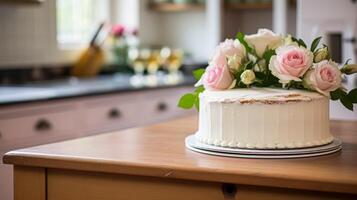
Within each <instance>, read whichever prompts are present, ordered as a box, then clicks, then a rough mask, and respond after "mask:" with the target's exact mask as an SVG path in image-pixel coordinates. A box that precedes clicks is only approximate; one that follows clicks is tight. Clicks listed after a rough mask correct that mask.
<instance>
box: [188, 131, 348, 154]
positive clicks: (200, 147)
mask: <svg viewBox="0 0 357 200" xmlns="http://www.w3.org/2000/svg"><path fill="white" fill-rule="evenodd" d="M185 143H186V147H187V148H188V149H190V150H192V151H196V152H199V153H204V154H210V155H216V156H225V157H236V158H305V157H312V156H321V155H326V154H331V153H335V152H337V151H340V150H341V149H342V142H341V140H339V139H336V138H335V139H334V140H333V141H332V142H331V143H329V144H326V145H322V146H317V147H308V148H299V149H266V150H265V149H243V148H227V147H219V146H213V145H208V144H204V143H202V142H199V141H198V140H197V139H196V137H195V135H190V136H188V137H186V140H185Z"/></svg>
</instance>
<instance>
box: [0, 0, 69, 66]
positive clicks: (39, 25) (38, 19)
mask: <svg viewBox="0 0 357 200" xmlns="http://www.w3.org/2000/svg"><path fill="white" fill-rule="evenodd" d="M55 6H56V3H55V1H54V0H47V1H44V3H42V4H34V5H33V4H24V5H23V4H21V5H20V4H0V30H1V31H0V67H1V66H10V67H11V66H19V65H21V66H22V65H26V64H28V65H37V64H47V63H51V64H53V63H63V62H68V61H69V60H70V59H71V56H69V55H70V54H71V53H70V52H69V54H68V53H66V52H60V51H59V50H58V48H57V42H56V41H57V40H56V18H55V16H56V14H55V10H56V9H55Z"/></svg>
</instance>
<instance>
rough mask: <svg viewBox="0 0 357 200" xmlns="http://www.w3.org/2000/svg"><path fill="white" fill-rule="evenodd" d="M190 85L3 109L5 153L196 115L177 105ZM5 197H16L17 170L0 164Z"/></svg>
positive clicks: (0, 127)
mask: <svg viewBox="0 0 357 200" xmlns="http://www.w3.org/2000/svg"><path fill="white" fill-rule="evenodd" d="M192 90H193V89H192V88H191V87H177V88H169V89H158V90H148V91H136V92H128V93H118V94H108V95H98V96H90V97H78V98H71V99H64V100H53V101H47V102H39V103H28V104H17V105H13V106H6V107H0V155H1V157H2V155H3V154H4V153H5V152H7V151H10V150H13V149H18V148H23V147H28V146H34V145H40V144H46V143H53V142H58V141H63V140H67V139H73V138H78V137H83V136H89V135H94V134H98V133H102V132H108V131H114V130H120V129H124V128H130V127H134V126H143V125H147V124H150V123H157V122H160V121H164V120H169V119H172V118H175V117H179V116H184V115H191V114H193V113H195V111H194V110H191V111H185V110H182V109H179V108H178V107H177V101H178V99H179V97H180V96H181V95H182V94H184V93H187V92H191V91H192ZM0 199H1V200H10V199H12V167H11V166H8V165H3V164H2V162H1V163H0Z"/></svg>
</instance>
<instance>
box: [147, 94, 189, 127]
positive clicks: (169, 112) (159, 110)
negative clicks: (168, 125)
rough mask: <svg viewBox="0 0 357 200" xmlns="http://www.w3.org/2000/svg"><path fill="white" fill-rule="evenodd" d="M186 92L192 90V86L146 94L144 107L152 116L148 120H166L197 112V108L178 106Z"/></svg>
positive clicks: (152, 121)
mask: <svg viewBox="0 0 357 200" xmlns="http://www.w3.org/2000/svg"><path fill="white" fill-rule="evenodd" d="M186 92H191V88H189V89H188V88H181V89H176V90H162V91H157V92H153V93H147V94H145V96H146V98H145V99H147V100H146V101H145V102H144V104H145V106H144V107H145V108H146V114H147V115H148V116H151V117H150V118H148V120H147V122H149V123H154V122H160V121H166V120H169V119H173V118H175V117H180V116H185V115H186V116H187V115H191V114H193V113H195V110H183V109H181V108H179V107H178V106H177V103H178V101H179V99H180V97H181V96H182V95H183V94H184V93H186Z"/></svg>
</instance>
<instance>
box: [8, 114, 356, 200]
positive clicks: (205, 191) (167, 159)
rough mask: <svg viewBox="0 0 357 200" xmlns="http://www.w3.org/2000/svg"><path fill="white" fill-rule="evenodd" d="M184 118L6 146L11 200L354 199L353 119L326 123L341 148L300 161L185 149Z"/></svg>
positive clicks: (188, 126)
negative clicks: (33, 144) (58, 140)
mask: <svg viewBox="0 0 357 200" xmlns="http://www.w3.org/2000/svg"><path fill="white" fill-rule="evenodd" d="M196 128H197V118H196V117H191V118H184V119H178V120H175V121H170V122H166V123H161V124H157V125H153V126H148V127H143V128H135V129H129V130H125V131H120V132H113V133H108V134H102V135H99V136H93V137H86V138H81V139H76V140H70V141H66V142H61V143H55V144H48V145H42V146H37V147H32V148H27V149H21V150H17V151H12V152H9V153H7V154H6V155H5V157H4V162H5V163H8V164H13V165H14V173H15V177H14V181H15V199H16V200H25V199H26V200H35V199H36V200H45V199H46V200H57V199H66V200H72V199H73V200H74V199H76V200H77V199H87V200H91V199H93V200H94V199H105V200H111V199H113V200H114V199H153V200H154V199H155V200H156V199H165V200H168V199H177V200H178V199H194V200H200V199H204V200H210V199H215V200H217V199H264V200H267V199H284V200H285V199H302V198H303V199H357V123H356V122H337V121H333V122H331V129H332V132H333V133H334V134H335V135H336V136H337V137H340V138H342V140H343V142H344V143H343V150H342V151H341V152H338V153H335V154H331V155H326V156H321V157H313V158H300V159H283V160H278V159H239V158H226V157H216V156H210V155H205V154H200V153H196V152H192V151H190V150H188V149H186V148H185V145H184V138H185V137H186V136H187V135H189V134H192V133H193V132H194V131H195V130H196Z"/></svg>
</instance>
